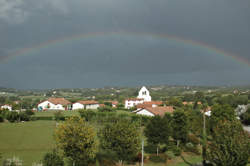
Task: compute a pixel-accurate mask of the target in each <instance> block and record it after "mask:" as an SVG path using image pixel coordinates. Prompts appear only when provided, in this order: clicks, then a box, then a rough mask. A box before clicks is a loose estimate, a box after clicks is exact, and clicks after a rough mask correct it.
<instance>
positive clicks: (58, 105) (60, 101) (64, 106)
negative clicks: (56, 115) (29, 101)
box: [37, 98, 71, 110]
mask: <svg viewBox="0 0 250 166" xmlns="http://www.w3.org/2000/svg"><path fill="white" fill-rule="evenodd" d="M70 104H71V103H70V102H69V101H68V100H66V99H64V98H49V99H48V100H45V101H43V102H41V103H40V104H38V106H37V108H38V110H68V109H69V108H70V107H71V106H70Z"/></svg>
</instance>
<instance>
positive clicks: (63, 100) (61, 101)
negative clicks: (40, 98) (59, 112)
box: [47, 98, 70, 105]
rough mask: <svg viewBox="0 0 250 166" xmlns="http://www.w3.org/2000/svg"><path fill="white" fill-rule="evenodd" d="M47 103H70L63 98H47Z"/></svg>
mask: <svg viewBox="0 0 250 166" xmlns="http://www.w3.org/2000/svg"><path fill="white" fill-rule="evenodd" d="M47 101H49V102H51V103H53V104H61V105H68V104H70V101H68V100H66V99H65V98H49V99H48V100H47Z"/></svg>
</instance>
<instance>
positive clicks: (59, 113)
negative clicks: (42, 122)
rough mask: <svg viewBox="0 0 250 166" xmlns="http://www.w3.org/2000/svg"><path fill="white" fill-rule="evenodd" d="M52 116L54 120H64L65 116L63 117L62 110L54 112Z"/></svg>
mask: <svg viewBox="0 0 250 166" xmlns="http://www.w3.org/2000/svg"><path fill="white" fill-rule="evenodd" d="M54 118H55V120H56V121H59V120H65V117H64V115H63V113H62V111H56V112H54Z"/></svg>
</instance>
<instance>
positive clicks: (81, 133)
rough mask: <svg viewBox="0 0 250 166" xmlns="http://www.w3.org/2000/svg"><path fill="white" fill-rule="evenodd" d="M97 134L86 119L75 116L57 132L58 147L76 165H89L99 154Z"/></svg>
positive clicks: (60, 125)
mask: <svg viewBox="0 0 250 166" xmlns="http://www.w3.org/2000/svg"><path fill="white" fill-rule="evenodd" d="M95 136H96V133H95V131H94V128H93V127H92V126H90V125H89V124H88V123H87V122H85V120H84V119H82V118H79V117H76V116H73V117H70V118H68V119H67V120H66V121H65V122H64V123H61V124H59V125H58V127H57V128H56V130H55V140H56V143H57V147H58V148H59V149H61V150H62V151H63V154H64V156H66V157H69V158H70V159H71V160H72V161H73V162H74V163H75V164H76V165H80V164H81V165H87V164H88V163H89V162H90V161H91V160H92V159H94V158H95V155H96V152H97V142H96V139H95Z"/></svg>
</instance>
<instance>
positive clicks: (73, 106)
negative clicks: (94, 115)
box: [72, 103, 84, 110]
mask: <svg viewBox="0 0 250 166" xmlns="http://www.w3.org/2000/svg"><path fill="white" fill-rule="evenodd" d="M77 109H84V105H83V104H81V103H74V104H73V105H72V110H77Z"/></svg>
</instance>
